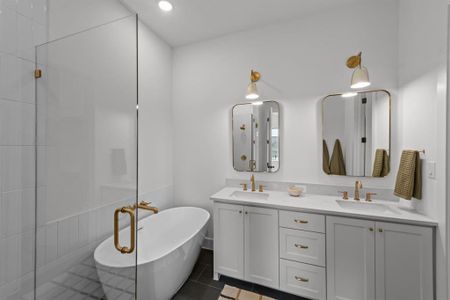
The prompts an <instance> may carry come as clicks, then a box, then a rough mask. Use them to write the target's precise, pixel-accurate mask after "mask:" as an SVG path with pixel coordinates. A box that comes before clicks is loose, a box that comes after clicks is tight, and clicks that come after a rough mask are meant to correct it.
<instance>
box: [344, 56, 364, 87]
mask: <svg viewBox="0 0 450 300" xmlns="http://www.w3.org/2000/svg"><path fill="white" fill-rule="evenodd" d="M361 55H362V52H359V53H358V54H357V55H353V56H350V57H349V58H348V59H347V63H346V65H347V67H348V68H349V69H355V71H353V75H352V81H351V85H350V87H351V88H352V89H361V88H365V87H368V86H369V85H370V80H369V71H368V70H367V68H366V67H364V66H362V65H361V61H362V58H361Z"/></svg>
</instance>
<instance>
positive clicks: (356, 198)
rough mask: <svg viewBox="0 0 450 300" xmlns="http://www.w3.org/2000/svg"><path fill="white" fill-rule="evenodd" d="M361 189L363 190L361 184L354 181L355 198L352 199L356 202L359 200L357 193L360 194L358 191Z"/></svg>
mask: <svg viewBox="0 0 450 300" xmlns="http://www.w3.org/2000/svg"><path fill="white" fill-rule="evenodd" d="M362 188H363V185H362V182H361V181H359V180H356V182H355V197H354V199H355V200H356V201H359V200H361V199H360V195H359V192H360V189H362Z"/></svg>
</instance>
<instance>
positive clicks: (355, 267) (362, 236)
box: [326, 217, 375, 300]
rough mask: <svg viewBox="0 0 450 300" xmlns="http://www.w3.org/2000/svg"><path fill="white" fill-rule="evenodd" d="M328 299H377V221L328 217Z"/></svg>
mask: <svg viewBox="0 0 450 300" xmlns="http://www.w3.org/2000/svg"><path fill="white" fill-rule="evenodd" d="M326 223H327V226H326V228H327V232H326V240H327V299H328V300H338V299H339V300H342V299H346V300H373V299H375V253H374V252H375V233H374V227H375V222H372V221H365V220H358V219H348V218H339V217H327V218H326Z"/></svg>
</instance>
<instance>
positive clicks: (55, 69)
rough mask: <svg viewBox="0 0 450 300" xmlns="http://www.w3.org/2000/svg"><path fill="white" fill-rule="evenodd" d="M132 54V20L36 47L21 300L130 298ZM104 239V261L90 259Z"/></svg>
mask: <svg viewBox="0 0 450 300" xmlns="http://www.w3.org/2000/svg"><path fill="white" fill-rule="evenodd" d="M137 47H138V38H137V16H136V15H131V16H128V17H125V18H122V19H119V20H116V21H113V22H110V23H107V24H104V25H101V26H97V27H95V28H91V29H89V30H85V31H83V32H79V33H76V34H72V35H70V36H67V37H64V38H60V39H58V40H55V41H51V42H48V43H46V44H44V45H41V46H38V47H37V48H36V70H37V71H36V74H35V77H36V220H35V224H36V230H35V262H34V263H35V276H34V286H35V289H34V292H33V293H32V295H31V294H29V295H26V296H28V297H27V298H29V299H33V298H34V299H38V300H43V299H105V294H104V293H106V294H107V295H106V296H107V297H108V298H109V299H135V298H136V257H137V250H136V249H137V247H135V246H136V244H137V242H138V241H137V240H135V241H133V239H134V238H135V236H134V234H133V233H134V232H135V226H136V222H133V221H132V220H131V217H132V216H133V217H135V218H136V219H137V216H136V214H137V209H136V210H133V209H132V208H130V209H129V210H127V209H125V210H123V209H122V210H120V208H122V207H133V206H134V205H137V199H138V197H137V195H138V188H137V182H138V181H137V180H138V178H137V161H138V151H137V145H138V138H137V137H138V135H137V132H138V122H137V120H138V109H137V108H138V51H137V49H138V48H137ZM116 209H119V210H118V211H117V213H115V212H116ZM130 211H131V212H133V214H132V213H130ZM115 215H116V219H115V218H114V216H115ZM130 220H131V221H130ZM130 224H131V226H130ZM130 228H131V229H133V230H130ZM114 229H116V230H114ZM114 238H115V240H114ZM107 239H109V240H108V241H107V242H106V243H109V244H108V246H109V247H111V251H110V252H109V253H110V254H109V255H110V257H106V258H105V257H95V255H94V253H95V250H96V248H97V247H98V246H99V245H100V244H101V243H102V242H103V241H105V240H107ZM114 242H115V243H114ZM133 248H134V249H133ZM120 251H122V253H120ZM103 256H104V254H103ZM102 259H103V260H104V259H109V260H114V259H120V260H125V261H126V264H127V268H123V269H122V270H121V271H114V270H110V269H108V268H106V267H104V266H103V265H102V263H101V261H102Z"/></svg>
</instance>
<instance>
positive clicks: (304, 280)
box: [294, 276, 309, 282]
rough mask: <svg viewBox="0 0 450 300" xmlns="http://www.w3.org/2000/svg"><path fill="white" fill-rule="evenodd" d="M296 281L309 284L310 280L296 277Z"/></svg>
mask: <svg viewBox="0 0 450 300" xmlns="http://www.w3.org/2000/svg"><path fill="white" fill-rule="evenodd" d="M294 278H295V280H297V281H300V282H309V279H308V278H304V277H300V276H294Z"/></svg>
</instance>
